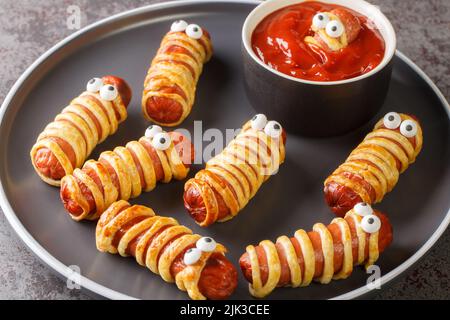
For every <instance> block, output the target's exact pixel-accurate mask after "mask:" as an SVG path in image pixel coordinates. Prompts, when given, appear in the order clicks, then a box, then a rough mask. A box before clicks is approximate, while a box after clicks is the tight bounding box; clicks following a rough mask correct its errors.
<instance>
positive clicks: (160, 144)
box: [152, 132, 172, 151]
mask: <svg viewBox="0 0 450 320" xmlns="http://www.w3.org/2000/svg"><path fill="white" fill-rule="evenodd" d="M171 143H172V140H171V139H170V136H169V134H168V133H166V132H160V133H157V134H155V136H154V137H153V140H152V145H153V147H155V149H156V150H161V151H163V150H167V149H169V147H170V144H171Z"/></svg>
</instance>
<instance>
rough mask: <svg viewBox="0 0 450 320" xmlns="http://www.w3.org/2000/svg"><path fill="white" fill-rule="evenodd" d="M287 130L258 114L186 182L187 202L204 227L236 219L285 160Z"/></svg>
mask: <svg viewBox="0 0 450 320" xmlns="http://www.w3.org/2000/svg"><path fill="white" fill-rule="evenodd" d="M285 143H286V133H285V131H284V129H283V128H282V127H281V125H280V124H279V123H278V122H276V121H267V118H266V116H265V115H263V114H258V115H256V116H255V117H253V119H252V120H250V121H248V122H247V123H246V124H245V125H244V126H243V128H242V130H241V132H240V133H239V134H238V135H237V136H236V138H234V139H233V140H232V141H231V142H230V144H229V145H228V146H227V147H226V148H225V149H224V150H223V151H222V152H221V153H220V154H218V155H217V156H215V157H214V158H212V159H211V160H209V161H208V162H207V163H206V168H205V169H204V170H201V171H199V172H198V173H197V174H196V175H195V178H193V179H190V180H188V181H187V182H186V184H185V186H184V206H185V208H186V209H187V210H188V212H189V214H190V215H191V217H192V218H194V220H195V221H196V222H197V223H198V224H199V225H200V226H202V227H206V226H209V225H211V224H213V223H214V222H216V221H219V222H223V221H227V220H229V219H232V218H233V217H234V216H236V215H237V214H238V213H239V211H240V210H242V208H244V207H245V206H246V205H247V203H248V202H249V200H250V199H251V198H253V196H254V195H255V194H256V192H257V191H258V190H259V188H260V187H261V185H262V183H263V182H264V181H266V180H267V179H269V177H270V176H271V175H272V174H275V173H276V172H277V170H278V168H279V165H280V164H282V163H283V162H284V157H285Z"/></svg>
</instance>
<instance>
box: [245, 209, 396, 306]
mask: <svg viewBox="0 0 450 320" xmlns="http://www.w3.org/2000/svg"><path fill="white" fill-rule="evenodd" d="M391 242H392V227H391V224H390V223H389V220H388V218H387V216H386V215H384V214H382V213H380V212H378V211H374V210H372V208H371V207H370V205H368V204H366V203H360V204H357V205H356V206H355V208H354V209H352V210H350V211H349V212H348V213H347V214H346V215H345V218H335V219H334V220H333V221H332V222H331V224H329V225H328V226H325V225H323V224H322V223H316V224H315V225H314V227H313V230H312V231H310V232H306V231H304V230H297V231H296V232H295V234H294V237H292V238H288V237H286V236H281V237H279V238H278V239H277V241H276V243H273V242H271V241H269V240H264V241H261V242H260V243H259V245H258V246H256V247H254V246H252V245H250V246H248V247H247V248H246V251H247V252H246V253H244V254H243V255H242V256H241V258H240V260H239V264H240V266H241V269H242V272H243V274H244V277H245V278H246V279H247V281H249V282H250V285H249V290H250V293H251V294H252V295H253V296H255V297H258V298H262V297H265V296H267V295H268V294H270V293H271V292H272V291H273V290H274V289H275V288H276V287H289V286H290V287H294V288H295V287H304V286H308V285H309V284H310V283H311V281H313V280H315V281H318V282H320V283H322V284H327V283H329V282H330V281H331V280H338V279H345V278H347V277H348V276H350V274H351V273H352V271H353V266H356V265H362V264H364V265H365V266H366V268H368V267H369V266H371V265H373V264H374V263H375V261H377V259H378V256H379V254H380V253H381V252H383V251H384V250H385V248H386V247H387V246H389V244H390V243H391Z"/></svg>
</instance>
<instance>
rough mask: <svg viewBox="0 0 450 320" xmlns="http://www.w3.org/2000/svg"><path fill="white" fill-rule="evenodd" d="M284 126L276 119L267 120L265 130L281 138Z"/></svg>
mask: <svg viewBox="0 0 450 320" xmlns="http://www.w3.org/2000/svg"><path fill="white" fill-rule="evenodd" d="M282 130H283V128H282V127H281V124H279V123H278V122H276V121H269V122H267V124H266V126H265V127H264V132H265V133H266V134H267V135H268V136H269V137H272V138H274V139H276V138H279V137H280V136H281V132H282Z"/></svg>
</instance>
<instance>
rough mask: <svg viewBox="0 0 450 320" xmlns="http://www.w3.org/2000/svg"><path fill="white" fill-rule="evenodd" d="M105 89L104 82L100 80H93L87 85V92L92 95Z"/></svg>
mask: <svg viewBox="0 0 450 320" xmlns="http://www.w3.org/2000/svg"><path fill="white" fill-rule="evenodd" d="M102 87H103V80H102V79H100V78H92V79H91V80H89V81H88V83H87V85H86V90H87V91H89V92H92V93H95V92H99V91H100V89H101V88H102Z"/></svg>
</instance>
